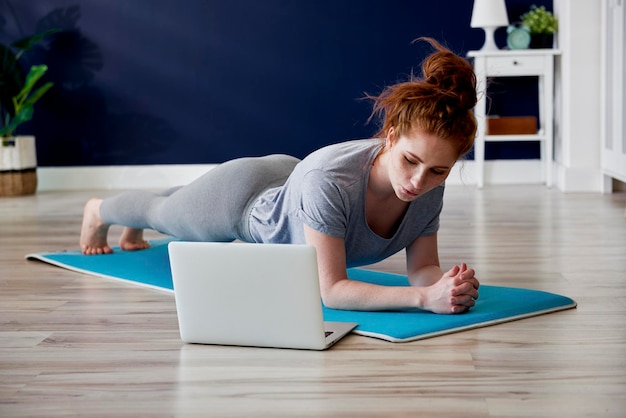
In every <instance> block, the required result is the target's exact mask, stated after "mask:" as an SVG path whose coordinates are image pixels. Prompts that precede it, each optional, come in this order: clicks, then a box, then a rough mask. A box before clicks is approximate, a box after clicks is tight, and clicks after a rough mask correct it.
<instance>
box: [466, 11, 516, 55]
mask: <svg viewBox="0 0 626 418" xmlns="http://www.w3.org/2000/svg"><path fill="white" fill-rule="evenodd" d="M508 24H509V18H508V17H507V14H506V4H505V3H504V0H474V9H473V10H472V21H471V22H470V26H471V27H472V28H482V29H484V30H485V44H484V45H483V47H482V48H481V49H480V50H481V51H497V50H498V47H497V46H496V42H495V40H494V38H493V34H494V32H495V31H496V29H497V28H499V27H501V26H507V25H508Z"/></svg>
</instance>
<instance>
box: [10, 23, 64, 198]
mask: <svg viewBox="0 0 626 418" xmlns="http://www.w3.org/2000/svg"><path fill="white" fill-rule="evenodd" d="M53 32H56V30H50V31H46V32H43V33H40V34H37V35H34V36H31V37H28V38H25V39H21V40H19V41H17V42H14V43H13V44H11V45H10V46H5V45H1V44H0V141H1V143H0V196H15V195H24V194H32V193H35V190H36V189H37V170H36V169H37V155H36V149H35V138H34V137H33V136H15V130H16V129H17V127H18V126H19V125H21V124H23V123H25V122H28V121H29V120H31V119H32V117H33V111H34V105H35V103H36V102H37V101H38V100H39V99H40V98H41V97H42V96H43V95H44V94H45V93H46V92H47V91H48V90H49V89H50V88H51V87H52V83H50V82H48V83H44V84H43V85H40V86H37V84H38V82H39V80H40V79H41V77H42V76H43V75H44V74H45V72H46V71H47V70H48V67H46V66H45V65H33V66H31V67H30V69H29V70H28V72H26V71H24V69H23V68H22V67H21V66H20V65H19V62H18V61H19V59H20V57H21V56H22V55H23V54H24V52H25V51H28V50H30V49H32V48H33V47H34V46H35V45H36V44H37V43H39V42H40V41H41V40H42V39H43V38H44V37H46V36H48V35H49V34H51V33H53Z"/></svg>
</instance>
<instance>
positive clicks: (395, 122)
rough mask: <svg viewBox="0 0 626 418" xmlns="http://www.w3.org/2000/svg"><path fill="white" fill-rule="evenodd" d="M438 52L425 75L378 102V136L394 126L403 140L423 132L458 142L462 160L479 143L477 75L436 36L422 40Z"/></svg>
mask: <svg viewBox="0 0 626 418" xmlns="http://www.w3.org/2000/svg"><path fill="white" fill-rule="evenodd" d="M419 40H424V41H426V42H428V43H430V44H431V45H432V46H433V47H434V48H435V49H436V51H435V52H434V53H432V54H431V55H429V56H428V57H426V59H425V60H424V62H423V63H422V77H421V78H418V77H414V76H413V75H411V78H410V80H409V81H406V82H403V83H399V84H395V85H392V86H390V87H387V88H386V89H385V90H384V91H383V92H382V93H381V94H380V95H379V96H370V95H367V96H366V97H368V98H370V99H372V100H373V101H374V106H373V110H372V115H371V116H370V119H372V118H373V117H374V116H376V115H378V116H380V117H382V126H381V128H380V131H379V132H378V133H377V134H376V135H375V136H376V137H381V138H385V137H386V136H387V133H388V132H389V129H390V128H392V127H393V128H394V130H395V132H396V134H397V135H398V136H401V135H404V134H408V133H409V132H411V131H412V130H413V129H415V128H421V129H423V130H424V131H426V132H427V133H430V134H434V135H436V136H438V137H439V138H441V139H443V140H449V141H454V142H456V144H455V145H456V147H457V150H458V157H459V158H460V157H461V156H463V155H465V154H466V153H467V152H468V151H469V150H470V149H471V148H472V145H473V144H474V137H475V136H476V129H477V125H476V118H475V117H474V112H473V110H472V109H473V108H474V106H475V105H476V101H477V99H476V75H475V74H474V70H473V68H472V66H471V65H470V63H469V62H468V61H466V60H465V59H463V58H461V57H459V56H458V55H456V54H454V53H453V52H451V51H450V50H448V49H446V48H445V47H443V46H442V45H441V44H439V43H438V42H437V41H435V40H434V39H432V38H419Z"/></svg>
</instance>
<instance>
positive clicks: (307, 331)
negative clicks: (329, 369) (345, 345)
mask: <svg viewBox="0 0 626 418" xmlns="http://www.w3.org/2000/svg"><path fill="white" fill-rule="evenodd" d="M168 251H169V256H170V265H171V268H172V279H173V283H174V295H175V299H176V310H177V313H178V323H179V328H180V336H181V339H182V340H183V341H184V342H187V343H199V344H219V345H238V346H257V347H277V348H297V349H311V350H324V349H326V348H328V347H330V346H332V345H333V344H334V343H336V342H337V341H338V340H339V339H340V338H342V337H344V336H345V335H346V334H348V333H349V332H350V331H351V330H352V329H354V328H355V327H356V326H357V324H355V323H346V322H324V319H323V315H322V301H321V296H320V287H319V280H318V274H317V258H316V252H315V248H314V247H313V246H310V245H295V244H247V243H215V242H184V241H173V242H170V243H169V244H168Z"/></svg>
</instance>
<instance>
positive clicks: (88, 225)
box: [80, 199, 113, 255]
mask: <svg viewBox="0 0 626 418" xmlns="http://www.w3.org/2000/svg"><path fill="white" fill-rule="evenodd" d="M101 204H102V199H91V200H89V201H88V202H87V204H86V205H85V209H84V211H83V226H82V229H81V231H80V249H81V251H82V252H83V254H87V255H93V254H110V253H112V252H113V249H111V247H109V244H107V234H108V232H109V226H110V225H107V224H105V223H104V222H102V219H101V218H100V205H101Z"/></svg>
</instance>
